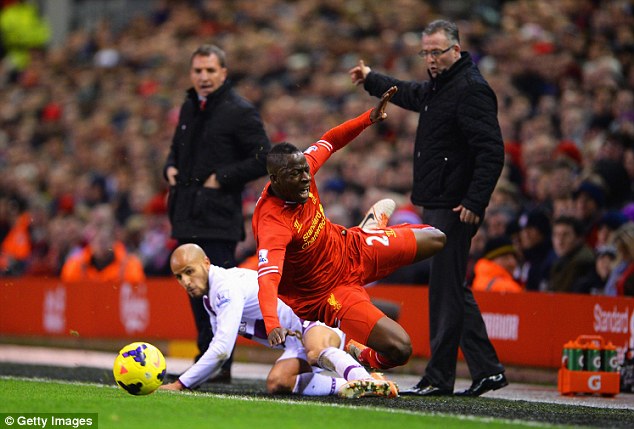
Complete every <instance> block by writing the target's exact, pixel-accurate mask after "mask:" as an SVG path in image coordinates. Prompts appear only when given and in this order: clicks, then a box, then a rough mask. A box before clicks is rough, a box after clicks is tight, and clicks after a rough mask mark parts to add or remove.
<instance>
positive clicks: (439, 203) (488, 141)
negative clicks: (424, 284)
mask: <svg viewBox="0 0 634 429" xmlns="http://www.w3.org/2000/svg"><path fill="white" fill-rule="evenodd" d="M419 55H420V56H421V57H422V58H423V60H424V61H425V63H426V66H427V71H428V73H429V77H430V80H428V81H424V82H417V81H409V82H407V81H401V80H398V79H394V78H392V77H389V76H385V75H382V74H379V73H376V72H373V71H371V69H370V68H369V67H367V66H366V65H365V64H364V63H363V61H360V62H359V65H358V66H356V67H354V68H352V69H351V70H350V76H351V78H352V82H353V83H354V84H357V85H360V84H363V85H364V88H365V89H366V90H367V91H368V92H369V93H370V94H371V95H373V96H376V97H379V96H380V95H381V94H382V93H383V92H385V90H386V89H387V88H389V87H390V86H393V85H395V86H397V87H398V92H397V93H396V94H395V95H394V97H393V98H392V100H391V101H392V103H394V104H396V105H398V106H401V107H403V108H405V109H408V110H413V111H416V112H419V113H420V117H419V122H418V129H417V132H416V141H415V147H414V182H413V183H414V184H413V189H412V197H411V198H412V202H413V203H414V204H416V205H418V206H422V207H423V209H424V210H423V221H424V222H425V223H427V224H430V225H433V226H435V227H436V228H438V229H440V230H441V231H443V232H444V233H445V234H446V235H447V244H446V246H445V248H444V249H443V250H442V251H441V252H439V253H437V254H436V255H435V256H434V257H433V258H432V261H431V272H430V280H429V318H430V342H431V359H430V361H429V363H428V364H427V368H426V369H425V375H424V376H423V377H422V379H421V380H420V382H419V383H418V384H417V385H416V386H414V387H412V388H411V389H406V390H402V391H401V394H402V395H407V394H410V395H420V396H430V395H451V394H453V388H454V383H455V378H456V363H457V358H458V347H460V348H461V349H462V352H463V354H464V356H465V359H466V361H467V365H468V367H469V371H470V373H471V376H472V378H473V380H474V381H473V384H472V385H471V387H470V388H469V389H467V390H465V391H464V392H459V393H457V394H458V395H463V396H479V395H481V394H483V393H485V392H487V391H489V390H493V389H499V388H501V387H504V386H506V385H507V384H508V382H507V380H506V377H505V376H504V367H503V366H502V365H501V364H500V361H499V359H498V357H497V353H496V352H495V349H494V348H493V345H492V344H491V342H490V341H489V338H488V335H487V332H486V327H485V325H484V321H483V319H482V315H481V314H480V309H479V308H478V305H477V303H476V302H475V299H474V297H473V293H472V292H471V290H470V289H469V288H468V287H467V286H466V283H465V276H466V268H467V258H468V254H469V247H470V245H471V238H472V237H473V235H474V234H475V233H476V231H477V229H478V227H479V226H480V224H481V223H482V218H483V216H484V211H485V209H486V207H487V205H488V204H489V199H490V197H491V193H492V192H493V188H494V187H495V184H496V182H497V180H498V178H499V176H500V174H501V171H502V166H503V163H504V144H503V141H502V136H501V132H500V126H499V123H498V119H497V99H496V96H495V93H494V92H493V90H492V89H491V87H490V86H489V84H488V83H487V82H486V80H485V79H484V78H483V77H482V75H481V74H480V71H479V70H478V68H477V67H476V65H475V63H474V62H473V60H472V59H471V56H470V55H469V53H467V52H462V51H461V48H460V38H459V33H458V27H457V26H456V24H454V23H452V22H448V21H444V20H437V21H434V22H432V23H430V24H429V25H428V26H427V27H426V28H425V30H424V31H423V35H422V50H421V51H420V52H419Z"/></svg>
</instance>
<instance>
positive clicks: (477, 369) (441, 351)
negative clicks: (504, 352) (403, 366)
mask: <svg viewBox="0 0 634 429" xmlns="http://www.w3.org/2000/svg"><path fill="white" fill-rule="evenodd" d="M423 221H424V222H425V223H426V224H429V225H432V226H434V227H436V228H438V229H440V230H441V231H443V232H444V233H445V234H446V235H447V243H446V245H445V247H444V249H443V250H441V251H440V252H439V253H437V254H436V255H434V256H433V257H432V260H431V271H430V277H429V330H430V332H429V338H430V345H431V358H430V360H429V362H428V364H427V368H426V369H425V375H424V377H423V378H424V379H426V381H427V382H429V383H430V384H432V385H434V386H436V387H439V388H442V389H451V390H453V387H454V383H455V381H456V364H457V361H458V347H460V349H461V350H462V353H463V354H464V357H465V360H466V362H467V366H468V367H469V372H470V374H471V378H472V379H474V380H477V379H479V378H482V377H488V376H490V375H493V374H498V373H500V372H503V371H504V367H503V366H502V364H501V363H500V361H499V359H498V356H497V353H496V352H495V349H494V348H493V345H492V344H491V341H490V340H489V336H488V335H487V331H486V326H485V325H484V320H483V319H482V314H481V313H480V308H479V307H478V304H477V303H476V301H475V299H474V297H473V292H472V291H471V288H470V287H467V285H466V282H465V276H466V271H467V259H468V256H469V248H470V246H471V238H472V237H473V236H474V235H475V233H476V231H477V230H478V227H479V225H471V224H466V223H463V222H460V216H459V214H458V213H454V212H453V211H452V210H451V209H425V210H424V212H423Z"/></svg>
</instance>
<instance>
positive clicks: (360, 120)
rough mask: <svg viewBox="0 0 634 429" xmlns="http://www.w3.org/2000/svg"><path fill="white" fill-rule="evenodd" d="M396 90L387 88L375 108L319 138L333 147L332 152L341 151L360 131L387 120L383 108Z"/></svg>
mask: <svg viewBox="0 0 634 429" xmlns="http://www.w3.org/2000/svg"><path fill="white" fill-rule="evenodd" d="M396 91H397V88H396V87H395V86H393V87H391V88H389V89H388V90H387V91H385V92H384V93H383V95H382V96H381V99H380V100H379V102H378V104H377V106H376V107H375V108H374V109H372V110H370V111H369V112H365V113H363V114H361V115H359V116H358V117H356V118H354V119H350V120H348V121H346V122H344V123H343V124H341V125H337V126H336V127H334V128H332V129H331V130H329V131H327V132H326V133H325V134H324V135H323V136H322V138H321V140H323V141H325V142H328V143H329V144H331V145H332V147H333V152H334V151H336V150H338V149H341V148H342V147H344V146H345V145H347V144H348V143H350V142H351V141H352V140H353V139H354V138H355V137H357V136H358V135H359V134H361V131H363V130H364V129H366V128H367V127H369V126H370V125H372V124H374V123H376V122H380V121H383V120H385V119H386V118H387V113H386V112H385V108H386V107H387V104H388V103H389V101H390V100H391V99H392V96H393V95H394V94H395V93H396Z"/></svg>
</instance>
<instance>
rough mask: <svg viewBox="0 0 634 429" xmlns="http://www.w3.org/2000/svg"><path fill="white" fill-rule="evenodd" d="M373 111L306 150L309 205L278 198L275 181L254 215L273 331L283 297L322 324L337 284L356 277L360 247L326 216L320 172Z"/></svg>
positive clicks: (264, 302)
mask: <svg viewBox="0 0 634 429" xmlns="http://www.w3.org/2000/svg"><path fill="white" fill-rule="evenodd" d="M370 112H371V110H368V111H367V112H365V113H364V114H362V115H360V116H359V117H357V118H355V119H351V120H349V121H347V122H345V123H343V124H341V125H339V126H337V127H335V128H333V129H331V130H330V131H328V132H327V133H326V134H324V135H323V136H322V138H321V140H319V141H318V142H316V143H315V144H313V145H312V146H310V147H309V148H308V149H306V150H305V151H304V155H305V156H306V160H307V162H308V165H309V167H310V173H311V176H312V178H311V183H310V194H309V198H308V200H307V201H306V202H305V203H304V204H299V203H295V202H288V201H284V200H282V199H280V198H279V197H276V196H275V195H273V194H272V193H271V192H270V186H271V185H270V183H269V184H267V185H266V186H265V187H264V190H263V191H262V195H261V196H260V199H259V200H258V202H257V204H256V207H255V211H254V213H253V233H254V237H255V239H256V244H257V249H258V283H259V286H260V290H259V294H258V297H259V300H260V307H261V309H262V315H263V316H264V321H265V324H266V331H267V333H270V332H271V331H272V330H273V329H274V328H277V327H280V322H279V320H278V318H277V301H276V299H277V296H278V295H279V297H280V298H281V299H282V300H283V301H285V302H286V303H287V304H288V305H289V306H290V307H291V308H292V309H293V310H294V311H295V313H296V314H297V315H298V316H299V317H301V318H304V319H308V320H320V319H319V316H320V315H319V314H317V313H316V311H315V307H314V306H315V304H316V303H317V302H323V301H324V299H327V298H328V295H329V293H330V291H331V290H332V289H333V288H334V287H335V286H338V285H342V284H345V283H346V282H348V281H350V279H353V278H354V274H355V273H354V272H350V266H353V267H354V266H355V264H349V263H348V262H349V261H350V259H351V258H352V255H351V252H352V253H354V252H357V251H358V249H355V247H356V246H351V242H350V241H351V240H350V238H351V237H346V233H345V230H346V229H345V228H344V227H342V226H340V225H336V224H333V223H331V222H330V220H329V219H328V218H327V217H326V216H325V214H324V209H323V207H322V205H321V201H320V199H319V192H318V191H317V186H316V184H315V173H317V171H318V170H319V168H320V167H321V166H322V165H323V164H324V163H325V162H326V161H327V160H328V158H330V156H331V155H332V154H333V153H334V152H335V151H337V150H338V149H341V148H342V147H344V146H345V145H346V144H348V143H349V142H350V141H352V140H353V139H354V138H355V137H356V136H358V135H359V134H360V133H361V131H363V130H364V129H365V128H367V127H368V126H369V125H371V124H372V121H371V120H370ZM344 268H345V270H344ZM353 269H354V268H353ZM357 269H360V268H357Z"/></svg>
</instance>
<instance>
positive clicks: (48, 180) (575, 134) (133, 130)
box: [0, 0, 634, 278]
mask: <svg viewBox="0 0 634 429" xmlns="http://www.w3.org/2000/svg"><path fill="white" fill-rule="evenodd" d="M44 3H45V2H42V1H39V2H34V1H28V2H25V1H22V2H17V1H15V0H7V1H5V2H3V4H4V5H5V9H3V13H5V12H8V10H9V8H8V6H10V5H11V4H13V5H16V4H17V5H18V6H20V7H23V8H24V7H28V8H30V10H31V12H29V13H31V15H30V18H29V19H31V20H32V22H38V21H39V24H36V25H32V26H30V27H29V26H24V25H23V22H21V21H19V20H13V19H11V20H7V21H4V22H5V23H7V22H8V23H9V24H10V26H11V27H12V28H16V26H17V29H16V31H18V33H14V34H21V35H20V36H19V37H18V38H17V39H14V40H18V42H19V43H23V42H25V41H30V40H33V39H32V38H35V39H37V38H39V40H47V38H48V35H46V34H45V33H46V32H48V30H47V29H46V30H44V31H42V32H40V30H42V27H40V24H43V25H44V26H46V23H45V22H44V21H43V20H42V19H41V17H39V16H37V10H36V9H35V8H34V5H42V4H44ZM48 3H53V2H48ZM70 3H72V4H73V6H72V7H74V5H76V4H78V2H70ZM110 3H116V5H114V4H113V5H112V8H110V7H108V8H107V10H105V9H104V13H103V14H100V16H99V19H98V21H97V20H85V19H84V20H82V19H72V20H71V28H70V31H69V33H68V37H67V39H66V40H64V41H63V42H62V43H60V44H59V45H57V46H52V45H48V44H47V42H44V43H39V42H36V45H38V46H37V47H36V48H35V49H27V50H25V51H24V52H27V55H23V56H22V58H27V65H26V67H25V68H22V69H18V68H15V65H14V63H13V62H11V61H10V59H9V58H10V57H7V56H5V57H4V62H3V63H2V65H1V66H0V82H1V83H2V84H1V85H0V95H2V99H3V100H4V102H3V103H2V105H1V106H0V170H1V171H2V174H1V175H0V194H3V195H5V196H6V195H15V196H17V197H19V198H21V199H22V200H23V201H24V202H25V205H26V207H29V208H31V207H35V206H41V205H43V206H44V207H48V209H46V210H45V212H43V213H40V214H38V215H37V216H38V217H44V219H42V221H41V222H40V221H39V220H38V223H43V224H44V225H48V228H47V229H48V232H47V233H42V228H41V227H40V226H36V227H35V228H36V229H37V231H33V233H35V234H37V237H33V238H34V239H35V241H34V244H33V245H34V246H35V247H34V248H33V249H32V252H31V256H30V257H29V258H27V259H25V260H23V262H22V263H21V264H22V267H21V268H20V269H19V271H15V270H14V273H15V274H17V273H18V272H20V273H22V274H25V275H26V274H37V275H50V274H51V273H52V272H53V273H59V270H60V266H61V263H63V261H64V258H65V255H66V254H67V253H68V252H72V251H73V250H72V249H75V248H76V246H77V245H78V242H77V240H78V239H79V238H78V237H77V231H80V230H81V229H82V228H83V227H84V225H85V224H86V222H87V215H88V213H90V208H89V207H90V206H91V205H94V204H95V198H94V196H91V192H92V191H96V192H95V193H94V195H95V196H97V200H100V199H107V201H108V204H109V205H111V206H113V208H114V209H115V211H116V226H117V228H118V230H120V231H125V228H126V226H129V227H131V230H129V231H128V232H129V233H130V234H131V235H130V236H128V238H129V240H130V241H129V242H128V241H126V242H125V244H126V245H130V246H131V249H133V248H135V247H136V248H137V249H136V250H138V247H139V246H140V243H141V242H144V243H148V246H147V247H144V249H145V250H144V253H145V252H149V253H147V255H143V254H140V256H141V257H142V258H143V261H144V264H146V266H147V267H148V268H149V269H154V268H151V267H150V266H149V265H147V264H148V263H150V262H149V261H154V262H152V263H151V264H154V263H155V262H156V261H157V260H158V259H160V257H159V258H158V259H154V258H153V257H152V256H149V255H155V256H158V255H161V254H164V253H165V252H166V251H169V248H161V249H157V248H155V247H154V246H155V245H156V246H160V247H163V246H169V245H170V242H169V241H168V242H165V241H164V240H163V239H162V235H161V234H158V235H156V231H157V230H156V227H157V226H158V224H159V223H161V222H163V220H164V218H166V215H165V214H159V213H157V214H155V215H154V216H155V218H154V219H152V220H151V221H150V219H149V218H147V215H146V213H144V210H145V207H146V205H147V204H148V202H149V200H150V199H152V198H153V197H154V196H155V195H159V194H162V193H163V192H164V191H165V189H166V186H165V183H164V182H163V181H162V180H161V178H162V166H163V161H164V159H165V155H166V154H167V151H168V150H169V145H170V142H171V138H172V134H173V130H174V128H175V127H177V126H178V114H179V107H180V104H181V102H182V97H183V94H182V89H183V88H185V87H186V85H187V84H188V81H187V76H186V74H185V75H184V74H183V73H178V72H175V71H177V70H182V67H183V64H186V63H187V61H188V60H189V53H190V52H191V51H192V50H193V49H195V47H196V46H198V45H199V44H200V43H201V41H204V40H213V41H214V43H217V44H219V45H222V46H223V47H225V49H226V50H227V55H228V56H229V57H230V58H232V78H233V80H234V84H235V88H236V90H237V91H238V92H239V93H240V94H241V95H243V96H244V97H245V98H247V99H249V100H250V101H251V102H252V103H253V104H254V105H256V107H257V108H258V109H259V110H260V112H261V114H262V119H263V122H264V126H265V129H266V131H267V133H268V134H269V136H271V137H272V139H273V141H276V142H277V141H282V140H288V141H294V142H297V143H298V145H300V146H301V145H304V147H306V146H308V145H309V144H310V143H312V141H313V140H312V139H313V138H314V137H315V136H318V135H320V133H321V132H322V130H321V129H320V128H319V124H324V123H333V124H334V123H340V122H341V120H342V119H343V118H347V117H351V113H350V112H357V111H361V109H363V108H364V106H367V107H366V108H370V107H371V101H370V100H369V99H368V98H367V97H364V96H362V95H360V94H359V93H358V92H357V91H355V89H354V88H353V87H352V86H351V85H350V84H349V79H348V76H347V73H346V72H347V70H348V69H349V68H350V67H351V66H352V65H354V64H353V63H354V62H356V60H357V59H358V58H363V59H365V60H366V62H371V63H372V64H374V65H375V67H376V70H377V71H383V72H385V73H386V74H392V75H398V76H419V75H420V72H421V71H422V68H421V63H420V62H419V61H416V60H414V59H415V53H416V52H417V51H418V49H420V47H419V46H418V45H419V40H420V30H421V25H424V24H425V22H422V21H421V17H431V16H434V17H437V16H438V15H439V10H438V8H437V7H436V5H437V4H439V3H438V2H425V1H421V2H416V1H408V2H407V5H408V7H403V8H394V6H393V5H392V4H391V3H389V2H383V3H381V2H374V1H372V2H369V1H367V0H363V1H362V4H364V5H370V4H372V7H371V8H369V7H368V8H365V13H363V14H359V13H358V10H357V9H355V7H356V6H357V3H356V2H328V7H327V13H324V7H323V4H324V2H318V1H303V2H296V1H290V0H267V1H266V2H260V3H258V2H236V1H230V0H217V1H213V2H211V1H190V2H174V1H169V2H164V1H160V2H150V3H153V4H155V8H154V9H152V8H147V10H146V11H144V13H139V14H136V13H135V14H134V16H129V17H128V16H125V14H118V15H116V16H114V14H113V15H110V16H108V13H110V12H111V11H112V10H115V9H116V8H117V7H119V6H121V5H125V4H126V3H128V4H131V3H130V0H122V1H119V2H110ZM499 3H500V6H499V7H498V8H495V13H496V14H498V18H499V19H498V20H497V22H498V23H499V25H498V24H496V23H493V22H488V21H482V22H480V21H479V22H478V23H477V26H476V27H473V26H472V25H471V24H472V23H473V22H472V20H470V19H468V18H465V19H464V21H462V22H464V23H465V38H464V40H463V43H464V44H465V49H466V50H469V51H473V53H474V60H475V61H476V63H477V64H478V66H479V67H480V69H481V71H482V72H483V74H485V78H486V79H487V80H488V81H489V83H490V84H491V86H492V87H493V89H494V90H495V92H496V94H497V99H498V103H499V109H498V118H499V122H500V126H501V129H502V135H503V138H504V142H505V149H506V155H507V162H506V167H505V171H504V172H503V173H502V178H501V179H500V180H499V182H498V185H497V186H496V189H495V191H494V192H493V195H492V196H491V201H490V207H497V206H512V210H513V211H514V212H515V213H522V212H527V211H529V210H531V209H533V208H536V207H541V208H545V209H546V210H547V211H548V212H550V213H552V215H551V218H553V219H554V218H556V217H559V216H561V215H570V214H573V215H575V214H574V212H573V210H574V208H573V207H572V205H573V204H575V202H574V201H573V197H572V195H573V193H574V191H575V190H577V187H578V186H579V180H580V177H584V178H585V177H587V176H588V175H589V174H595V175H596V176H597V177H600V179H601V180H602V182H603V183H604V185H605V186H606V188H605V189H604V207H603V209H604V210H609V211H613V210H616V211H621V212H622V213H623V214H626V216H628V218H629V219H631V220H632V221H634V203H632V201H634V192H633V187H632V185H633V184H634V144H633V141H634V64H633V61H632V58H633V56H632V47H633V46H634V43H633V33H632V28H633V26H632V22H633V19H634V9H632V7H630V3H631V2H629V3H628V2H626V1H621V0H619V1H607V0H599V1H592V2H588V1H586V2H584V3H583V8H582V9H579V8H577V7H574V6H575V5H576V4H575V3H574V2H570V1H565V0H553V1H552V2H549V3H546V2H543V1H542V2H539V3H538V4H539V7H536V5H537V3H535V2H527V1H525V0H509V1H505V2H499ZM47 5H48V4H47ZM254 5H255V6H254ZM72 7H71V8H69V13H71V14H72V13H73V9H72ZM16 10H17V9H16ZM137 10H139V9H138V8H137ZM580 10H581V11H580ZM280 11H283V13H280ZM236 17H238V18H237V21H236ZM388 17H389V25H386V19H388ZM75 18H76V17H75ZM446 18H449V19H451V18H452V17H451V16H447V17H446ZM430 19H431V18H430ZM9 21H10V22H9ZM1 22H2V20H0V31H3V30H2V24H1ZM289 22H311V26H309V27H306V26H304V27H299V26H295V25H288V23H289ZM262 23H266V31H262V28H263V27H262ZM20 27H21V28H20ZM476 28H477V34H470V33H471V32H472V30H473V31H476V30H475V29H476ZM2 34H3V35H4V33H2ZM43 36H46V37H43ZM357 54H358V55H357ZM18 62H19V61H18ZM422 78H423V79H426V78H427V75H426V74H424V73H423V76H422ZM390 118H391V119H390V120H388V121H387V122H386V123H385V126H384V127H383V126H382V127H380V130H379V129H378V128H377V132H374V130H372V131H368V132H367V134H365V135H364V136H363V137H362V138H363V139H364V141H363V142H360V146H363V148H364V150H363V151H359V150H355V149H354V148H350V149H351V150H348V151H347V152H346V154H345V162H346V164H347V165H349V166H351V168H350V170H349V171H342V170H341V168H340V164H337V163H336V162H335V163H333V164H331V165H326V166H325V167H324V168H325V169H326V170H324V171H321V172H320V175H322V177H323V178H324V180H329V181H332V184H333V191H332V192H328V194H329V195H328V196H327V197H326V195H322V197H323V198H324V200H325V199H326V198H327V199H328V201H327V206H328V207H330V208H331V209H332V210H333V211H334V210H337V215H338V218H340V219H342V220H345V221H346V222H350V223H351V224H350V225H348V226H352V225H353V224H354V223H356V222H358V220H359V219H360V218H361V217H362V216H363V207H364V204H365V203H364V201H368V198H369V196H368V194H370V193H371V192H372V197H371V198H370V200H371V201H376V200H377V199H380V198H383V197H384V196H383V195H386V196H387V195H390V194H393V193H397V194H400V195H401V196H402V198H404V199H407V198H408V195H407V191H408V190H409V189H411V186H412V185H411V184H412V180H413V177H412V174H411V154H412V153H413V141H414V134H415V132H416V126H417V122H418V115H416V114H412V113H411V112H408V111H405V110H403V109H398V110H393V111H391V112H390ZM522 154H525V156H526V159H525V160H523V159H522ZM621 167H622V168H623V169H624V170H625V172H626V174H627V176H626V177H625V176H623V174H622V173H623V169H621ZM326 178H327V179H326ZM93 179H95V180H94V183H93V185H94V186H93V188H92V189H90V188H91V181H93ZM509 183H510V184H511V186H508V185H509ZM263 185H264V183H262V182H260V181H254V182H250V183H249V184H247V186H246V187H245V189H244V191H243V197H244V201H245V203H247V204H248V203H249V202H250V201H252V199H253V198H257V197H258V196H259V193H260V191H261V189H262V187H263ZM325 189H326V187H324V191H325ZM375 191H376V192H375ZM99 195H100V196H99ZM3 204H4V203H3V198H2V197H0V240H2V239H3V238H4V236H5V235H6V234H7V233H8V231H9V229H10V228H11V227H12V226H13V224H14V223H15V221H16V220H17V217H16V216H11V217H10V220H9V218H7V217H6V216H5V215H3V214H2V210H3V209H2V205H3ZM630 205H631V208H630V209H628V207H629V206H630ZM602 214H603V212H602V213H600V214H598V216H597V219H600V218H601V215H602ZM139 216H140V217H139ZM159 218H163V220H161V222H158V219H159ZM155 221H156V223H155ZM588 225H589V224H588ZM64 228H69V230H68V231H69V233H68V236H66V234H64V233H63V231H64ZM44 230H46V228H44ZM480 230H482V228H481V229H480ZM73 231H75V232H73ZM159 231H160V228H159ZM132 235H134V238H133V237H132ZM122 238H123V237H122ZM128 238H127V239H126V240H128ZM157 238H158V240H157ZM144 239H145V240H144ZM597 240H598V241H597V242H596V243H595V244H594V245H597V244H599V243H601V241H600V240H599V239H598V237H597ZM150 242H151V243H153V244H152V245H150V244H149V243H150ZM161 243H163V244H161ZM518 250H519V247H518ZM155 252H156V253H155ZM146 256H148V257H147V258H146ZM49 262H50V263H49ZM159 265H160V264H159ZM16 267H18V268H19V266H16ZM159 271H160V269H159ZM417 278H421V277H417Z"/></svg>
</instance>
